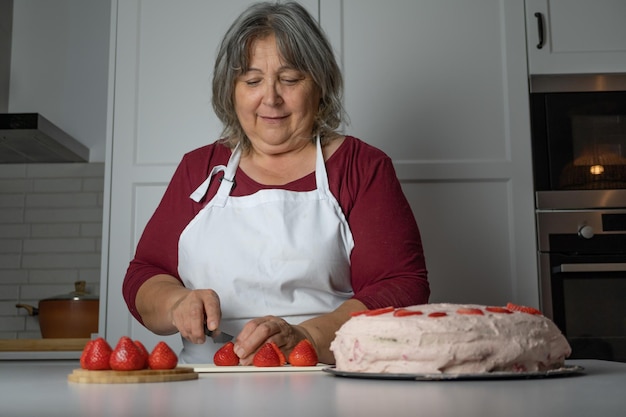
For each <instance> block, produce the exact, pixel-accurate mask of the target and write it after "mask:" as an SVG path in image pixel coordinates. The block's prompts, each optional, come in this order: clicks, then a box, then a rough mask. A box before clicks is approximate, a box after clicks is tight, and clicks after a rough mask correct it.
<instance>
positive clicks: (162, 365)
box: [148, 341, 178, 369]
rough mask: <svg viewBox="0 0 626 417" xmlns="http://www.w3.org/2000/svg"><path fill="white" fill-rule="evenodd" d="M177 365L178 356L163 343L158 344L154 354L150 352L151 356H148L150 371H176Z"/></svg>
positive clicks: (153, 351)
mask: <svg viewBox="0 0 626 417" xmlns="http://www.w3.org/2000/svg"><path fill="white" fill-rule="evenodd" d="M176 365H178V356H176V353H174V351H173V350H172V348H171V347H169V346H168V344H167V343H165V342H163V341H160V342H159V343H157V345H156V346H155V347H154V349H152V352H150V356H148V366H149V367H150V369H174V368H176Z"/></svg>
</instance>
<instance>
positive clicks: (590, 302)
mask: <svg viewBox="0 0 626 417" xmlns="http://www.w3.org/2000/svg"><path fill="white" fill-rule="evenodd" d="M541 256H542V257H544V259H543V260H542V264H544V265H546V266H548V265H549V269H550V284H551V285H550V292H551V296H550V298H551V300H550V301H551V316H552V319H553V320H554V322H555V323H556V325H557V326H558V327H559V328H560V329H561V331H562V332H563V333H564V334H565V336H566V337H567V339H568V341H569V342H570V345H571V347H572V356H571V357H570V358H572V359H585V358H586V359H590V358H592V359H604V360H613V361H619V362H626V257H625V256H624V255H580V254H573V255H565V254H559V253H551V254H542V255H541Z"/></svg>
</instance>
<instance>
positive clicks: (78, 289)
mask: <svg viewBox="0 0 626 417" xmlns="http://www.w3.org/2000/svg"><path fill="white" fill-rule="evenodd" d="M98 299H99V297H98V296H97V295H93V294H89V293H87V291H86V282H85V281H76V282H75V283H74V291H72V292H70V293H68V294H60V295H55V296H54V297H50V298H46V299H45V300H41V301H47V300H75V301H79V300H98Z"/></svg>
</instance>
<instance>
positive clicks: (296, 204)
mask: <svg viewBox="0 0 626 417" xmlns="http://www.w3.org/2000/svg"><path fill="white" fill-rule="evenodd" d="M316 147H317V157H316V164H315V179H316V184H317V189H316V190H313V191H307V192H296V191H286V190H279V189H268V190H260V191H258V192H256V193H254V194H252V195H248V196H243V197H232V196H230V192H231V189H232V187H233V184H234V180H235V178H234V176H235V172H236V170H237V167H238V166H239V160H240V157H241V148H240V147H239V146H237V147H236V148H235V149H234V150H233V152H232V155H231V157H230V159H229V161H228V165H227V166H226V167H224V166H223V165H220V166H216V167H214V168H213V170H212V171H211V174H210V175H209V177H208V178H207V179H206V181H205V182H204V183H203V184H202V185H201V186H200V187H198V189H197V190H196V191H194V193H193V194H191V196H190V198H192V199H193V200H195V201H200V200H201V199H202V198H203V197H204V196H205V194H206V192H207V190H208V187H209V183H210V181H211V177H212V176H213V175H214V174H216V173H217V172H219V171H222V170H223V171H224V179H223V180H222V182H221V184H220V187H219V190H218V192H217V194H216V195H215V197H214V198H213V199H212V200H211V201H209V203H208V204H207V205H206V206H205V207H204V208H203V209H202V210H201V211H200V212H199V213H198V215H197V216H196V217H195V218H194V219H193V220H192V221H191V222H190V223H189V224H188V225H187V227H186V228H185V230H184V231H183V232H182V234H181V235H180V240H179V243H178V272H179V274H180V276H181V278H182V280H183V283H184V284H185V286H186V287H187V288H191V289H199V288H211V289H213V290H215V291H216V292H217V294H218V295H219V297H220V302H221V307H222V321H221V324H220V329H221V330H223V331H225V332H227V333H230V334H232V335H235V336H236V335H237V334H238V333H239V332H240V331H241V329H242V328H243V326H244V324H245V323H247V322H248V321H249V320H250V319H252V318H255V317H262V316H265V315H274V316H279V317H282V318H283V319H285V320H286V321H287V322H289V323H292V324H297V323H299V322H302V321H304V320H306V319H309V318H311V317H315V316H317V315H319V314H321V313H325V312H329V311H331V310H334V309H335V308H336V307H338V306H339V305H340V304H341V303H342V302H343V301H345V300H346V299H348V298H350V297H351V296H352V295H353V292H352V285H351V283H350V253H351V251H352V248H353V247H354V241H353V239H352V233H351V232H350V228H349V226H348V222H347V221H346V219H345V217H344V214H343V212H342V211H341V208H340V207H339V203H338V202H337V200H336V199H335V197H334V196H333V195H332V194H331V192H330V189H329V186H328V176H327V174H326V166H325V163H324V157H323V156H322V148H321V145H320V141H319V138H318V139H317V145H316ZM220 347H221V344H217V343H214V342H213V340H212V339H211V338H208V337H207V341H206V342H205V343H204V344H203V345H194V344H193V343H191V342H189V341H188V340H186V339H184V338H183V350H182V352H181V353H180V355H179V359H180V361H181V362H183V363H211V362H212V361H213V355H214V353H215V351H216V350H217V349H219V348H220Z"/></svg>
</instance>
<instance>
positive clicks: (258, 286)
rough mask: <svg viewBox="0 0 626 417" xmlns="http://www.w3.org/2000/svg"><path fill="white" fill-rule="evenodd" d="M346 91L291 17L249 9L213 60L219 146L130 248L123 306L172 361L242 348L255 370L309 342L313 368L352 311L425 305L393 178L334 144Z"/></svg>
mask: <svg viewBox="0 0 626 417" xmlns="http://www.w3.org/2000/svg"><path fill="white" fill-rule="evenodd" d="M341 98H342V77H341V73H340V71H339V68H338V65H337V63H336V61H335V58H334V55H333V51H332V48H331V46H330V45H329V42H328V41H327V39H326V37H325V36H324V34H323V33H322V31H321V29H320V28H319V26H318V25H317V23H316V22H315V20H314V19H313V18H312V17H311V16H310V15H309V14H308V13H307V11H306V10H305V9H304V8H303V7H302V6H300V5H298V4H297V3H285V4H269V3H260V4H255V5H253V6H251V7H250V8H248V9H247V10H246V11H244V12H243V14H242V15H241V16H240V17H239V18H238V19H237V20H236V21H235V22H234V23H233V25H232V26H231V27H230V29H229V30H228V32H227V33H226V35H225V37H224V39H223V41H222V44H221V47H220V49H219V51H218V54H217V60H216V63H215V69H214V77H213V107H214V109H215V112H216V114H217V115H218V117H219V118H220V120H221V121H222V122H223V124H224V131H223V136H222V137H223V139H221V140H219V141H217V142H215V143H213V144H210V145H207V146H204V147H202V148H199V149H196V150H194V151H192V152H190V153H188V154H186V155H185V156H184V158H183V160H182V162H181V163H180V165H179V166H178V168H177V170H176V172H175V174H174V176H173V178H172V180H171V182H170V184H169V186H168V188H167V190H166V192H165V195H164V196H163V199H162V201H161V203H160V204H159V206H158V208H157V210H156V211H155V213H154V215H153V216H152V218H151V219H150V221H149V223H148V225H147V226H146V229H145V231H144V233H143V236H142V238H141V240H140V242H139V244H138V247H137V251H136V254H135V258H134V259H133V260H132V261H131V263H130V266H129V268H128V272H127V275H126V278H125V280H124V287H123V294H124V297H125V300H126V302H127V304H128V307H129V309H130V311H131V313H132V314H133V315H134V317H135V318H136V319H137V320H139V321H140V322H141V323H142V324H143V325H144V326H146V327H147V328H148V329H150V330H151V331H153V332H154V333H156V334H162V335H166V334H173V333H175V332H180V334H181V336H182V338H183V346H184V347H183V351H182V352H181V353H180V356H179V357H180V360H181V361H182V362H187V363H209V362H211V361H212V359H213V355H214V353H215V351H216V350H217V349H218V348H219V347H220V346H221V345H220V344H219V343H215V342H214V340H213V339H211V338H208V337H205V332H204V331H205V326H206V327H208V329H209V330H215V331H216V332H217V333H219V332H220V331H222V332H225V333H230V334H233V335H236V337H235V339H234V343H235V353H236V354H237V356H239V358H240V363H241V364H244V365H246V364H250V363H251V362H252V358H253V355H254V353H255V352H256V351H257V350H258V348H259V347H260V346H262V345H263V344H264V343H265V342H268V341H273V342H275V343H276V344H277V345H278V346H279V347H280V348H281V349H282V350H283V352H284V353H285V355H288V354H289V352H290V351H291V350H292V349H293V347H294V346H295V345H296V344H297V343H298V342H299V341H301V340H302V339H305V338H306V339H309V340H310V341H311V342H312V344H313V346H314V347H315V349H316V351H317V354H318V357H319V359H320V361H321V362H325V363H334V358H333V355H332V352H331V351H330V350H329V345H330V342H331V341H332V340H333V338H334V336H335V331H336V330H337V329H338V328H339V327H340V326H341V325H342V324H343V323H344V322H345V321H346V320H348V318H349V317H350V314H351V313H352V312H355V311H359V310H364V309H373V308H379V307H385V306H396V307H400V306H406V305H413V304H420V303H426V302H427V301H428V296H429V286H428V281H427V272H426V267H425V262H424V256H423V251H422V244H421V239H420V234H419V230H418V227H417V224H416V222H415V219H414V217H413V214H412V211H411V208H410V206H409V204H408V202H407V200H406V198H405V196H404V194H403V192H402V190H401V187H400V184H399V182H398V180H397V177H396V175H395V171H394V168H393V165H392V162H391V160H390V158H389V157H388V156H386V155H385V154H384V153H383V152H381V151H380V150H378V149H376V148H374V147H372V146H370V145H367V144H365V143H364V142H362V141H360V140H359V139H357V138H354V137H351V136H344V135H341V134H340V133H338V131H337V129H338V128H339V126H340V124H341V123H342V122H343V120H344V114H343V108H342V104H341Z"/></svg>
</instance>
